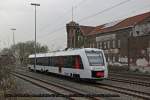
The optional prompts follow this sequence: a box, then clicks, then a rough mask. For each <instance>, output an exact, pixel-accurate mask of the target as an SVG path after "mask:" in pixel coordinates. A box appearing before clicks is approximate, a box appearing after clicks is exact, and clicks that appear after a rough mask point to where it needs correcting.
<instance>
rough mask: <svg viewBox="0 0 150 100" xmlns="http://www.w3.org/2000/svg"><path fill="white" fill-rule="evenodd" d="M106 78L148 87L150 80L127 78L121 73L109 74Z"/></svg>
mask: <svg viewBox="0 0 150 100" xmlns="http://www.w3.org/2000/svg"><path fill="white" fill-rule="evenodd" d="M108 80H111V81H117V82H123V83H129V84H135V85H141V86H145V87H150V82H148V81H143V80H137V79H136V78H128V77H124V76H123V75H117V74H115V75H111V76H110V77H109V78H108Z"/></svg>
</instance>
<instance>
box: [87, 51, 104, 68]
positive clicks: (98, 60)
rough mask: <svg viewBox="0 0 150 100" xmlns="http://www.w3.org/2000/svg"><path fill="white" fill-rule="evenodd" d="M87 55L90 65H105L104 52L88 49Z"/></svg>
mask: <svg viewBox="0 0 150 100" xmlns="http://www.w3.org/2000/svg"><path fill="white" fill-rule="evenodd" d="M86 55H87V58H88V61H89V64H90V66H103V65H104V58H103V54H102V52H100V51H98V52H97V51H86Z"/></svg>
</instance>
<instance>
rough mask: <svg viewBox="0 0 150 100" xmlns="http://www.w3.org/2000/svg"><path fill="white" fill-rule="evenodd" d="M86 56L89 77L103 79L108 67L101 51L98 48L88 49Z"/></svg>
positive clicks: (106, 75) (106, 74) (105, 76)
mask: <svg viewBox="0 0 150 100" xmlns="http://www.w3.org/2000/svg"><path fill="white" fill-rule="evenodd" d="M86 56H87V58H88V62H89V67H90V69H91V79H93V80H103V79H105V78H107V77H108V69H107V63H106V59H105V56H104V53H103V51H102V50H99V49H93V50H88V51H86Z"/></svg>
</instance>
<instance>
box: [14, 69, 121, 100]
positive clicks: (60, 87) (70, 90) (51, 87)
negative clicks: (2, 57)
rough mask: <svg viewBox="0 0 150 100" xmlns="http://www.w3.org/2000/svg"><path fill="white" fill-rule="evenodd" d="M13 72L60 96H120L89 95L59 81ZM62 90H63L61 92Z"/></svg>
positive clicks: (90, 98) (90, 99)
mask: <svg viewBox="0 0 150 100" xmlns="http://www.w3.org/2000/svg"><path fill="white" fill-rule="evenodd" d="M12 74H13V75H14V76H16V77H19V78H21V79H24V80H26V81H29V82H31V83H33V84H35V85H38V86H40V87H42V88H44V89H47V90H49V91H51V92H53V93H55V94H58V96H64V97H66V98H67V99H69V100H76V99H81V98H82V99H83V100H100V98H99V97H101V96H107V97H109V96H110V97H119V95H107V94H106V95H104V94H102V95H99V94H91V95H90V94H89V95H87V94H86V93H84V92H82V91H79V90H77V89H75V88H70V87H66V86H64V85H61V84H57V83H50V82H46V81H44V80H42V79H37V78H35V77H31V76H29V75H25V74H21V73H16V72H15V73H12ZM54 87H55V88H54ZM60 90H61V91H63V92H60ZM66 93H67V94H66Z"/></svg>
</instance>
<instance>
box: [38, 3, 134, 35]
mask: <svg viewBox="0 0 150 100" xmlns="http://www.w3.org/2000/svg"><path fill="white" fill-rule="evenodd" d="M83 1H84V0H83ZM83 1H82V2H83ZM129 1H131V0H125V1H122V2H120V3H118V4H115V5H113V6H111V7H108V8H106V9H104V10H102V11H99V12H97V13H95V14H92V15H90V16H87V17H84V18H81V19H79V20H78V21H77V22H81V21H84V20H87V19H89V18H92V17H95V16H97V15H100V14H102V13H104V12H107V11H109V10H112V9H114V8H117V7H118V6H121V5H123V4H125V3H127V2H129ZM63 28H64V26H63V27H59V28H57V29H55V30H53V31H51V32H49V33H47V34H46V37H47V36H48V35H52V34H54V33H56V32H58V31H60V30H63ZM40 38H41V37H40Z"/></svg>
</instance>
